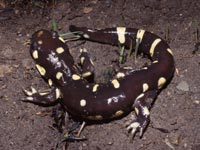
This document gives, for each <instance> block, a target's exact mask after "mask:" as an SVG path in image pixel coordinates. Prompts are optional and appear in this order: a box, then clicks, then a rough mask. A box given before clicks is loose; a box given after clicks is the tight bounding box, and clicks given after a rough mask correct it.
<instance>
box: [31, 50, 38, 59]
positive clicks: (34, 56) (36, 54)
mask: <svg viewBox="0 0 200 150" xmlns="http://www.w3.org/2000/svg"><path fill="white" fill-rule="evenodd" d="M32 55H33V58H34V59H38V51H37V50H34V51H33V54H32Z"/></svg>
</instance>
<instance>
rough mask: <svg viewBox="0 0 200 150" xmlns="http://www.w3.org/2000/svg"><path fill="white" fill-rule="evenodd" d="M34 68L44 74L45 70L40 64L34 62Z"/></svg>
mask: <svg viewBox="0 0 200 150" xmlns="http://www.w3.org/2000/svg"><path fill="white" fill-rule="evenodd" d="M36 68H37V70H38V71H39V73H40V74H41V75H42V76H44V75H45V74H46V70H45V69H44V68H43V67H42V66H40V65H38V64H36Z"/></svg>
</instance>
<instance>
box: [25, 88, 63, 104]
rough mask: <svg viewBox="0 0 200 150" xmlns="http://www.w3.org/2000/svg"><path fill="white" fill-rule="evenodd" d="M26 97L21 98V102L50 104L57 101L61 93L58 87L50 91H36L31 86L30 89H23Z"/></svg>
mask: <svg viewBox="0 0 200 150" xmlns="http://www.w3.org/2000/svg"><path fill="white" fill-rule="evenodd" d="M24 93H25V94H26V95H27V97H25V98H23V99H22V101H23V102H29V103H33V104H36V105H40V106H52V105H54V104H56V103H57V100H58V99H59V98H60V96H61V93H60V90H59V89H58V88H53V89H52V90H51V91H50V92H38V91H36V89H35V88H33V87H31V91H28V90H25V89H24Z"/></svg>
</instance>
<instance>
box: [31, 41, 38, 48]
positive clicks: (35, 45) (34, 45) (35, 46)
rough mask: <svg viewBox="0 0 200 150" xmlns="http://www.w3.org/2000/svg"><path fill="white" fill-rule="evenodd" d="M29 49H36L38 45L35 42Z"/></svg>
mask: <svg viewBox="0 0 200 150" xmlns="http://www.w3.org/2000/svg"><path fill="white" fill-rule="evenodd" d="M31 49H33V50H35V49H38V43H37V41H34V42H32V44H31Z"/></svg>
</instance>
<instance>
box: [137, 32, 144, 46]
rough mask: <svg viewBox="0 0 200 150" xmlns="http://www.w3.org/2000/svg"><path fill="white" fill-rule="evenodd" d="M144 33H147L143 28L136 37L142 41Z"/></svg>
mask: <svg viewBox="0 0 200 150" xmlns="http://www.w3.org/2000/svg"><path fill="white" fill-rule="evenodd" d="M144 33H145V30H143V29H139V30H138V32H137V35H136V39H140V43H141V42H142V39H143V36H144ZM140 43H139V44H140Z"/></svg>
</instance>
